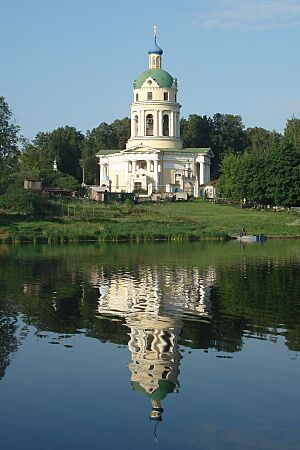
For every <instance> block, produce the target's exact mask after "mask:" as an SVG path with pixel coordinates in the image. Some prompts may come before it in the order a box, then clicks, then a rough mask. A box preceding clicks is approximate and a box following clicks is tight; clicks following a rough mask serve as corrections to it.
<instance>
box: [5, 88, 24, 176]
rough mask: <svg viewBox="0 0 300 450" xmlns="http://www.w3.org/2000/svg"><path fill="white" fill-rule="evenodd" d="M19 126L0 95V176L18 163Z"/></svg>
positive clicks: (11, 169)
mask: <svg viewBox="0 0 300 450" xmlns="http://www.w3.org/2000/svg"><path fill="white" fill-rule="evenodd" d="M19 132H20V127H19V126H18V125H16V124H15V123H14V121H13V116H12V112H11V110H10V108H9V106H8V104H7V103H6V101H5V99H4V97H1V96H0V173H1V178H3V177H4V176H6V175H7V174H8V173H11V172H12V171H13V170H15V169H16V167H17V165H18V157H19V154H20V151H19V148H18V144H19V142H21V140H22V137H21V136H20V134H19Z"/></svg>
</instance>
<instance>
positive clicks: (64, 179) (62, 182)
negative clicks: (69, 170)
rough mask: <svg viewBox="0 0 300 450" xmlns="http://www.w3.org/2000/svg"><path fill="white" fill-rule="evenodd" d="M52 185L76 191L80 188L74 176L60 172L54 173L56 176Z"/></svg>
mask: <svg viewBox="0 0 300 450" xmlns="http://www.w3.org/2000/svg"><path fill="white" fill-rule="evenodd" d="M52 185H54V186H56V187H58V188H61V189H70V190H71V191H77V190H78V189H79V188H80V184H79V183H78V181H77V180H76V178H74V177H72V176H71V175H65V174H62V173H56V177H55V178H54V179H53V184H52Z"/></svg>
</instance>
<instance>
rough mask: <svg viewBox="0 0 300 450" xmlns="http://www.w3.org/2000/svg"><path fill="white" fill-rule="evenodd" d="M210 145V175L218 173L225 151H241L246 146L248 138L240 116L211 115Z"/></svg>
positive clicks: (213, 175) (215, 175) (214, 175)
mask: <svg viewBox="0 0 300 450" xmlns="http://www.w3.org/2000/svg"><path fill="white" fill-rule="evenodd" d="M212 120H213V130H212V139H211V147H212V150H213V152H214V158H213V160H212V169H211V173H212V177H213V178H214V177H217V176H218V175H219V170H220V164H221V162H222V159H223V157H224V155H225V154H226V153H230V152H234V153H241V152H242V151H243V150H245V148H246V147H247V146H248V138H247V135H246V132H245V126H244V124H243V122H242V118H241V116H235V115H233V114H220V113H217V114H215V115H214V116H213V119H212Z"/></svg>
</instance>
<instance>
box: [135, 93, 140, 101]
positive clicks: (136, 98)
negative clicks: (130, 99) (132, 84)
mask: <svg viewBox="0 0 300 450" xmlns="http://www.w3.org/2000/svg"><path fill="white" fill-rule="evenodd" d="M135 101H136V102H138V101H139V94H135Z"/></svg>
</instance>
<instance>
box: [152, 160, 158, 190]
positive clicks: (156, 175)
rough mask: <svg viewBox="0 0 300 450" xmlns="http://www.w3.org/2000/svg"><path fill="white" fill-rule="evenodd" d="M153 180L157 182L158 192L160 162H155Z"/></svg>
mask: <svg viewBox="0 0 300 450" xmlns="http://www.w3.org/2000/svg"><path fill="white" fill-rule="evenodd" d="M153 175H154V176H153V178H154V180H155V189H156V190H157V182H158V161H157V159H155V160H154V174H153Z"/></svg>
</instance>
